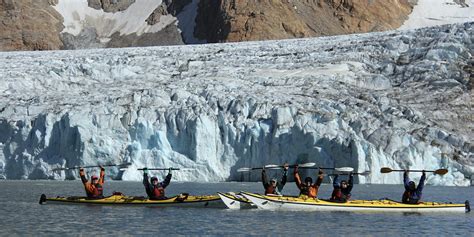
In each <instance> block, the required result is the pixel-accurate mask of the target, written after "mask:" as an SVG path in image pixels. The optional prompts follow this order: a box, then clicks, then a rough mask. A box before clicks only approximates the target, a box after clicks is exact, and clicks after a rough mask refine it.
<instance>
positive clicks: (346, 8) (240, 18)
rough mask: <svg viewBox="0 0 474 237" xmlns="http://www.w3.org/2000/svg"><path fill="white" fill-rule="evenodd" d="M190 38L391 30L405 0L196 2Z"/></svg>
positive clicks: (407, 9) (403, 13)
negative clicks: (193, 32)
mask: <svg viewBox="0 0 474 237" xmlns="http://www.w3.org/2000/svg"><path fill="white" fill-rule="evenodd" d="M199 9H200V10H199V14H198V17H197V19H196V21H197V28H196V32H195V34H196V36H197V37H198V38H203V39H207V40H208V41H209V42H223V41H231V42H235V41H248V40H269V39H287V38H304V37H314V36H322V35H339V34H350V33H359V32H373V31H383V30H390V29H396V28H398V27H399V26H401V25H402V23H403V22H404V21H405V20H406V19H407V18H408V15H409V14H410V13H411V10H412V5H411V4H410V3H409V2H408V1H407V0H385V1H372V0H314V1H298V0H285V1H271V0H253V1H246V0H218V1H215V0H201V1H200V2H199Z"/></svg>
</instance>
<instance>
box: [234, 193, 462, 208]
mask: <svg viewBox="0 0 474 237" xmlns="http://www.w3.org/2000/svg"><path fill="white" fill-rule="evenodd" d="M242 194H243V195H244V196H245V197H247V198H248V199H250V200H251V201H252V202H253V203H254V204H256V205H257V206H258V207H259V208H260V209H269V210H279V209H283V210H291V209H298V210H304V209H308V210H312V209H314V210H321V211H323V210H327V211H338V210H339V211H341V210H350V211H357V210H384V211H436V210H437V211H441V210H446V211H459V212H461V211H464V212H470V205H469V201H466V202H465V203H464V204H452V203H439V202H423V203H420V204H405V203H401V202H397V201H393V200H385V199H384V200H352V201H348V202H334V201H329V200H324V199H313V198H300V197H286V196H281V197H275V196H265V195H260V194H254V193H247V192H243V193H242Z"/></svg>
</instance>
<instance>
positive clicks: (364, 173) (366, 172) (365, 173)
mask: <svg viewBox="0 0 474 237" xmlns="http://www.w3.org/2000/svg"><path fill="white" fill-rule="evenodd" d="M358 175H362V176H367V175H370V171H364V172H362V173H358Z"/></svg>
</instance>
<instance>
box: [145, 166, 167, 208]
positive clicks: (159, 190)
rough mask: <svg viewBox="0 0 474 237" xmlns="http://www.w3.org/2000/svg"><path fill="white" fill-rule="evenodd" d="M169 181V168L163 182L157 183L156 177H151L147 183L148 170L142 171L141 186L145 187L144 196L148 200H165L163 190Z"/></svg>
mask: <svg viewBox="0 0 474 237" xmlns="http://www.w3.org/2000/svg"><path fill="white" fill-rule="evenodd" d="M170 181H171V168H170V169H169V170H168V175H166V178H165V180H164V181H163V182H158V177H156V176H153V177H151V178H150V181H148V169H147V168H144V169H143V185H145V190H146V194H147V195H148V198H149V199H150V200H161V199H166V196H165V188H166V187H167V186H168V185H169V184H170Z"/></svg>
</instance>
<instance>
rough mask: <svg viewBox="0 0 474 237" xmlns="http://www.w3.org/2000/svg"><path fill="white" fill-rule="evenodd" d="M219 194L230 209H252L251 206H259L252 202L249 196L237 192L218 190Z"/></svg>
mask: <svg viewBox="0 0 474 237" xmlns="http://www.w3.org/2000/svg"><path fill="white" fill-rule="evenodd" d="M217 195H219V197H220V198H221V200H222V202H224V204H225V205H226V206H227V208H229V209H233V210H240V209H250V208H257V206H255V205H254V204H253V203H252V202H250V201H249V200H248V199H247V198H245V197H244V196H242V195H240V194H235V193H230V192H229V193H220V192H218V193H217Z"/></svg>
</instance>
